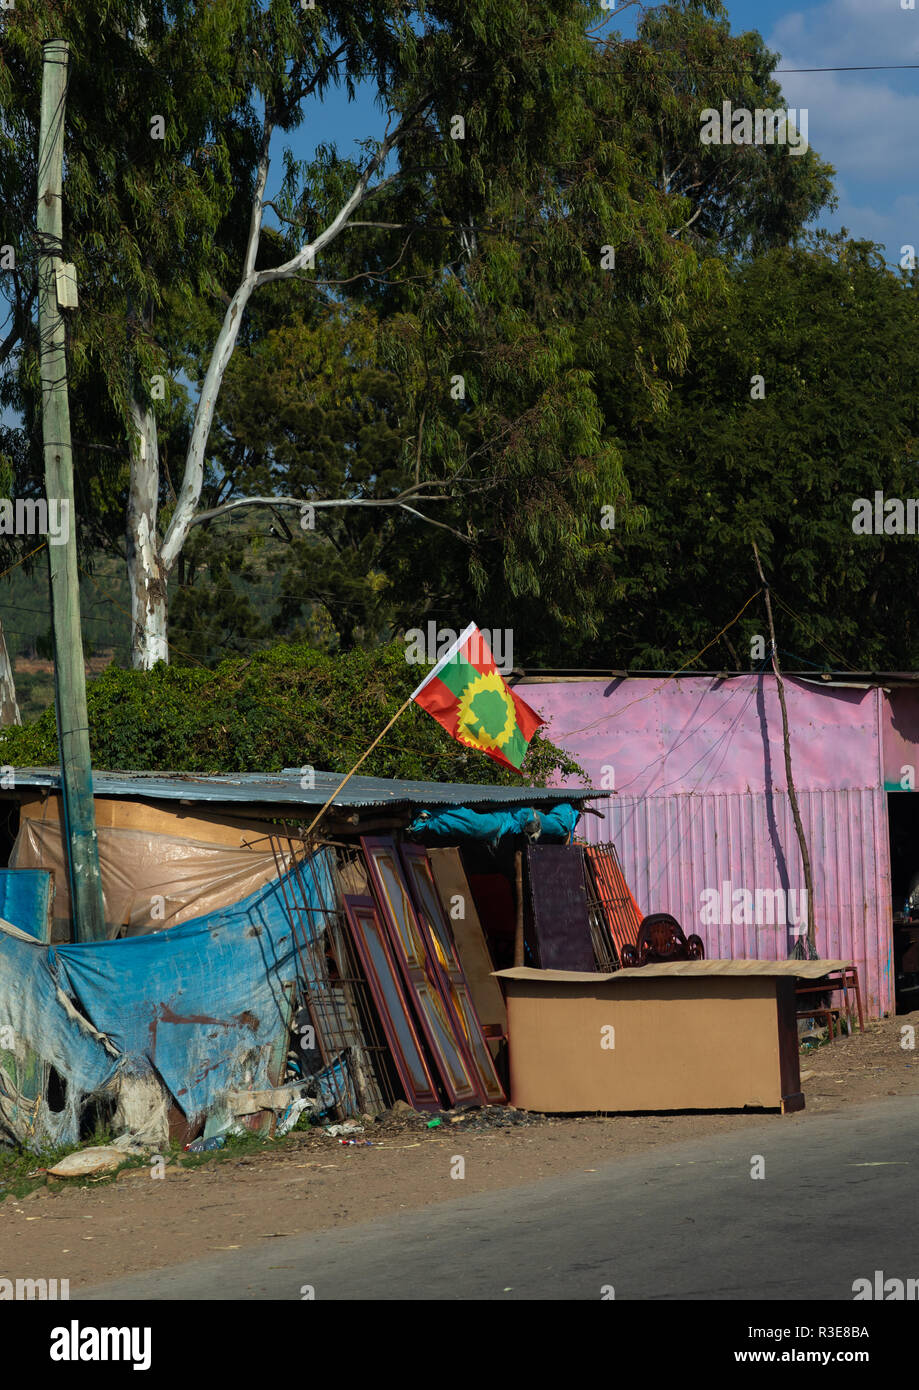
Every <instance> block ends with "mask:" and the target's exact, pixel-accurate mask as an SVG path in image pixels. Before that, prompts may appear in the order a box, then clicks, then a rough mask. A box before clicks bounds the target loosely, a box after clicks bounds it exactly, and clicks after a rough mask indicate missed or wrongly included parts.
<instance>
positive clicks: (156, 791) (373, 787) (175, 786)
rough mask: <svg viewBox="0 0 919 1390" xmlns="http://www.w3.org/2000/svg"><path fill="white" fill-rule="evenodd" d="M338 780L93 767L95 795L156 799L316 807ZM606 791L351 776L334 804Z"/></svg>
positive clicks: (25, 774)
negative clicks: (305, 782) (303, 780)
mask: <svg viewBox="0 0 919 1390" xmlns="http://www.w3.org/2000/svg"><path fill="white" fill-rule="evenodd" d="M341 780H342V775H341V773H338V772H318V771H317V772H314V774H313V786H312V787H304V786H301V769H300V768H285V770H284V771H283V772H238V773H233V774H231V775H223V776H219V777H206V776H204V775H203V774H202V775H199V774H197V773H194V772H97V771H95V770H94V771H93V791H94V793H95V795H96V796H117V797H130V796H142V797H147V798H150V799H152V800H156V801H223V802H231V801H232V802H240V803H244V804H250V805H251V804H253V803H255V802H258V803H260V804H262V805H277V806H316V807H319V806H322V805H323V804H324V802H326V801H327V800H328V799H329V797H330V796H331V795H332V793H333V792H334V791H335V789H336V787H337V786H338V785H339V783H340V782H341ZM60 784H61V779H60V771H59V769H58V768H53V767H48V768H42V767H31V768H16V769H15V786H16V787H17V788H21V787H34V788H41V787H47V788H48V789H49V790H52V791H57V790H58V789H59V788H60ZM607 795H608V793H607V792H598V791H592V790H590V789H583V790H576V789H574V788H572V787H494V786H488V785H487V784H478V783H468V784H467V783H462V782H410V781H394V780H392V779H390V778H385V777H352V778H351V780H350V781H349V782H348V783H347V785H346V786H345V787H344V788H343V789H342V791H341V793H340V794H339V795H338V796H336V797H335V800H334V802H333V803H332V804H333V805H334V806H348V807H357V806H435V805H436V806H481V807H486V806H505V807H506V806H532V805H540V806H541V805H557V804H558V803H559V802H566V801H567V802H575V803H580V802H582V801H590V800H593V799H595V798H596V797H600V796H607Z"/></svg>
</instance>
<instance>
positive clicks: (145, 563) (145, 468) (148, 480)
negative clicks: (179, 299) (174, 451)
mask: <svg viewBox="0 0 919 1390" xmlns="http://www.w3.org/2000/svg"><path fill="white" fill-rule="evenodd" d="M131 419H132V422H133V425H134V431H135V434H134V438H133V439H132V448H131V479H130V485H129V491H128V514H127V556H128V585H129V587H130V591H131V663H132V665H133V667H134V669H135V670H139V671H149V670H150V669H151V667H153V666H155V665H156V663H157V662H158V661H168V660H169V641H168V637H167V627H166V618H167V609H166V579H167V577H168V576H167V572H166V570H165V569H164V567H163V564H162V560H161V557H160V553H159V551H160V547H159V538H158V536H157V532H156V519H157V508H158V505H159V486H160V461H159V446H158V442H157V437H156V419H155V417H154V414H153V411H152V410H151V409H150V408H149V407H148V406H142V405H141V404H140V403H139V402H138V401H137V400H133V401H132V402H131Z"/></svg>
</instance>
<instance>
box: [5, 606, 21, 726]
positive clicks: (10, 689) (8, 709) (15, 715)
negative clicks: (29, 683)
mask: <svg viewBox="0 0 919 1390" xmlns="http://www.w3.org/2000/svg"><path fill="white" fill-rule="evenodd" d="M21 723H22V719H21V717H20V714H19V705H18V704H17V702H16V683H15V681H14V680H13V667H12V664H11V662H10V654H9V652H8V651H7V649H6V638H5V637H4V635H3V626H2V624H0V726H2V727H6V726H7V725H9V724H21Z"/></svg>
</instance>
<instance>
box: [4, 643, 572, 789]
mask: <svg viewBox="0 0 919 1390" xmlns="http://www.w3.org/2000/svg"><path fill="white" fill-rule="evenodd" d="M418 680H419V669H418V667H417V666H413V665H410V664H409V663H407V662H406V660H405V646H404V644H403V643H401V642H396V643H392V644H391V645H390V646H388V647H385V648H381V649H378V650H377V651H376V652H374V653H372V654H371V653H366V652H360V651H354V652H351V653H349V654H348V655H347V656H338V657H331V656H328V655H327V654H325V653H323V652H319V651H316V650H315V649H313V648H309V647H302V646H301V647H297V646H289V645H281V646H276V647H272V648H270V649H269V650H267V651H263V652H260V653H259V654H258V655H257V656H255V657H253V658H251V659H249V660H245V659H242V658H239V657H234V658H230V659H228V660H226V661H223V662H221V663H220V665H219V666H218V667H217V668H216V669H215V670H213V671H207V670H203V669H200V668H193V667H187V666H185V667H180V666H166V665H164V664H163V663H160V664H159V665H158V666H156V667H155V668H154V670H152V671H148V672H141V671H121V670H116V669H114V668H111V669H109V670H108V671H106V672H105V673H104V674H103V675H102V676H100V677H99V679H98V680H95V681H93V682H92V683H91V684H90V685H89V687H88V689H87V704H88V709H89V732H90V748H91V751H92V758H93V764H94V765H95V766H96V767H98V768H103V769H105V770H107V771H118V770H126V771H138V772H141V771H156V770H159V769H173V770H177V771H183V772H201V773H219V772H252V771H260V772H277V771H280V769H281V768H284V767H304V766H312V767H314V768H316V769H317V770H320V771H331V772H340V773H342V775H344V773H346V772H348V771H349V770H350V769H351V767H353V765H354V764H355V763H356V762H357V760H358V758H359V757H360V756H361V754H362V753H363V752H364V750H365V749H366V748H367V746H368V745H369V744H370V743H372V742H373V740H374V738H375V737H376V736H377V734H378V733H379V732H380V730H381V729H382V728H383V727H384V726H385V725H386V724H387V723H388V721H389V720H390V719H391V718H392V716H393V715H394V714H395V713H396V711H397V710H398V708H399V706H400V705H401V704H402V703H403V701H404V700H405V699H406V697H407V696H408V695H409V694H410V693H411V691H412V690H413V689H414V688H415V686H416V685H417V684H418ZM537 704H538V701H537ZM0 761H2V762H4V763H7V764H10V765H12V766H14V767H35V766H47V765H49V764H54V763H56V761H57V738H56V734H55V726H54V711H53V709H49V710H46V711H45V713H44V714H42V715H41V716H40V717H39V718H38V719H37V720H35V721H33V722H32V723H30V724H27V725H23V726H22V727H21V728H17V729H11V730H3V731H0ZM361 772H362V773H364V774H366V775H367V776H376V777H406V778H417V779H422V780H425V781H432V782H485V783H495V784H498V785H508V786H510V785H515V786H516V785H521V781H522V783H523V784H526V785H531V786H543V785H545V784H546V783H547V781H549V780H550V779H551V780H552V781H554V780H555V778H556V776H565V775H571V776H580V777H581V778H582V780H585V779H584V775H583V772H582V769H581V768H580V767H578V765H577V764H576V763H575V762H574V761H573V760H572V759H571V758H570V757H569V756H568V754H566V753H565V752H564V751H563V750H561V749H559V748H556V747H555V746H554V745H553V744H551V743H550V742H549V741H548V739H545V738H542V737H541V736H540V735H539V734H537V735H536V737H535V738H534V740H533V742H532V744H531V745H530V750H529V753H528V754H527V759H526V761H525V763H524V766H523V772H522V777H518V776H517V775H515V774H514V773H511V772H509V771H507V770H505V769H504V768H501V767H499V766H498V764H496V763H494V762H492V761H491V759H489V758H487V757H485V755H484V754H481V753H477V752H476V751H474V750H470V749H465V748H463V747H462V745H460V744H458V743H456V742H455V741H454V740H452V739H451V738H450V737H449V736H448V735H447V734H446V733H445V732H444V730H443V729H442V728H441V727H440V725H439V724H437V722H436V721H435V720H433V719H432V718H431V716H430V715H428V714H426V713H425V712H424V711H423V710H421V709H419V708H418V707H417V706H416V705H410V706H409V708H408V709H407V710H406V711H405V712H404V714H402V715H401V716H400V718H399V720H398V722H397V723H396V724H395V725H394V726H393V728H392V730H391V731H390V733H388V734H387V735H386V736H385V738H383V739H382V740H381V742H380V743H379V745H378V746H377V747H376V748H375V749H374V751H373V752H372V753H371V755H370V757H369V758H368V759H367V761H366V762H365V763H364V764H363V765H362V767H361Z"/></svg>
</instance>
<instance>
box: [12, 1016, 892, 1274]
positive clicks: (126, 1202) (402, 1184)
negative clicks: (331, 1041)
mask: <svg viewBox="0 0 919 1390" xmlns="http://www.w3.org/2000/svg"><path fill="white" fill-rule="evenodd" d="M904 1027H907V1028H912V1029H913V1030H914V1035H913V1040H914V1041H915V1043H916V1046H915V1047H914V1048H912V1049H910V1048H905V1047H903V1046H902V1045H901V1040H902V1039H903V1038H904V1036H905V1038H906V1041H909V1034H908V1033H907V1034H906V1035H904V1033H903V1029H904ZM801 1076H802V1089H803V1091H804V1093H805V1096H806V1100H807V1108H806V1109H805V1110H804V1111H803V1112H801V1113H799V1114H797V1115H789V1116H778V1115H774V1114H772V1113H769V1114H764V1113H763V1112H762V1111H751V1112H746V1111H745V1112H736V1111H735V1112H729V1113H718V1114H713V1113H703V1114H699V1113H695V1114H677V1115H615V1116H597V1115H591V1116H579V1117H570V1118H568V1117H551V1116H531V1115H526V1114H524V1113H523V1112H520V1111H513V1110H507V1111H499V1110H497V1109H495V1108H490V1109H489V1110H488V1111H485V1112H481V1111H473V1112H466V1117H465V1118H462V1117H459V1116H450V1115H446V1116H444V1117H443V1118H442V1121H441V1124H440V1125H438V1126H436V1127H434V1128H429V1127H428V1119H429V1118H430V1117H429V1116H419V1115H416V1114H415V1113H414V1112H412V1111H408V1110H407V1108H406V1109H404V1110H403V1109H401V1108H400V1109H399V1111H398V1113H392V1112H390V1113H389V1114H388V1116H387V1117H385V1118H384V1119H383V1120H382V1121H379V1122H377V1121H370V1122H368V1123H366V1124H365V1128H364V1132H363V1134H359V1135H357V1136H356V1138H357V1139H358V1140H360V1141H361V1143H360V1145H359V1146H358V1145H354V1146H347V1147H345V1146H343V1145H342V1144H341V1143H340V1141H339V1140H338V1139H337V1138H331V1137H329V1136H328V1135H326V1134H324V1133H322V1132H316V1131H313V1132H303V1133H294V1134H291V1135H289V1136H287V1137H286V1138H285V1139H282V1140H278V1141H277V1142H276V1143H274V1144H272V1145H269V1146H268V1147H267V1150H262V1151H260V1152H258V1153H254V1154H234V1153H233V1152H232V1151H226V1152H221V1153H219V1154H216V1155H215V1156H214V1157H207V1156H203V1161H202V1160H201V1159H199V1160H198V1161H197V1162H198V1166H196V1167H184V1166H183V1164H182V1161H181V1160H180V1161H173V1162H172V1163H170V1164H169V1166H167V1168H166V1170H165V1176H164V1178H162V1179H161V1180H151V1174H150V1169H149V1167H146V1166H145V1167H140V1168H128V1169H124V1170H122V1171H121V1172H120V1173H119V1174H118V1176H117V1178H116V1179H101V1180H99V1179H97V1180H95V1181H86V1180H85V1179H84V1180H79V1181H78V1182H74V1183H72V1184H69V1185H68V1184H66V1183H61V1182H52V1183H50V1184H49V1183H48V1182H47V1181H44V1182H43V1183H42V1184H41V1185H40V1186H38V1187H37V1188H36V1189H35V1190H34V1191H33V1192H31V1193H30V1194H29V1195H28V1196H27V1197H24V1198H20V1199H16V1198H13V1197H8V1198H7V1200H5V1201H3V1202H0V1276H2V1277H6V1278H40V1277H45V1278H59V1279H60V1278H68V1279H69V1280H70V1293H71V1297H79V1293H80V1288H81V1287H88V1286H89V1285H91V1284H96V1283H101V1282H103V1281H105V1280H107V1279H113V1278H116V1277H118V1276H120V1275H124V1274H131V1273H135V1272H138V1271H140V1270H145V1269H154V1268H162V1267H168V1266H170V1265H173V1264H178V1263H181V1262H183V1261H185V1260H191V1259H195V1258H197V1257H200V1256H203V1255H206V1254H210V1253H213V1252H215V1251H219V1250H235V1249H239V1248H241V1247H244V1246H246V1245H249V1244H252V1243H256V1242H260V1241H263V1240H265V1239H267V1238H270V1237H272V1236H280V1235H297V1234H300V1233H304V1232H307V1231H311V1230H316V1229H319V1228H321V1227H335V1226H345V1225H351V1224H353V1223H356V1222H362V1221H368V1220H371V1219H373V1218H374V1217H378V1216H384V1215H388V1214H391V1213H393V1212H394V1211H398V1210H399V1209H401V1208H417V1207H424V1206H428V1205H430V1204H432V1203H435V1202H448V1201H450V1200H451V1199H454V1198H456V1197H457V1196H458V1195H459V1191H458V1186H459V1185H458V1183H457V1181H455V1180H454V1179H453V1178H452V1177H451V1169H452V1168H453V1167H454V1159H455V1157H456V1156H460V1157H462V1158H463V1159H464V1161H465V1178H464V1181H463V1182H462V1185H461V1187H462V1195H463V1196H469V1195H471V1194H475V1193H479V1192H487V1191H493V1190H496V1189H501V1188H505V1187H513V1186H516V1185H518V1184H521V1183H527V1182H532V1181H536V1180H538V1179H539V1178H546V1177H552V1176H558V1175H560V1174H563V1173H565V1172H569V1171H577V1170H579V1169H580V1170H588V1171H589V1170H590V1169H591V1168H593V1167H595V1166H596V1165H597V1164H598V1163H601V1162H604V1161H607V1160H609V1159H610V1158H616V1157H625V1156H627V1155H630V1154H634V1153H638V1152H641V1151H644V1150H647V1149H649V1148H657V1147H659V1146H661V1145H666V1144H671V1143H676V1142H678V1141H680V1140H684V1139H693V1138H701V1137H703V1136H706V1135H709V1134H719V1133H726V1132H732V1131H736V1130H738V1129H742V1128H744V1127H751V1126H757V1125H760V1126H761V1125H763V1124H764V1123H775V1124H782V1125H788V1124H795V1125H801V1124H803V1125H806V1124H807V1122H808V1116H809V1115H813V1114H827V1113H830V1112H832V1111H837V1110H840V1109H842V1108H844V1107H846V1106H849V1105H853V1104H855V1103H857V1102H860V1101H866V1100H873V1099H877V1098H880V1097H885V1096H898V1095H916V1094H919V1011H917V1012H916V1013H913V1014H909V1015H901V1016H900V1017H898V1018H890V1019H885V1020H884V1021H882V1022H881V1023H869V1024H868V1025H867V1031H866V1033H865V1034H860V1033H857V1032H856V1033H854V1034H852V1035H851V1036H843V1037H842V1038H839V1039H837V1040H836V1041H835V1042H834V1043H832V1044H830V1045H828V1046H822V1047H817V1048H815V1049H813V1050H812V1051H809V1050H807V1049H806V1048H805V1049H804V1050H803V1051H802V1055H801ZM368 1140H369V1141H370V1143H369V1145H368V1144H367V1143H366V1141H368Z"/></svg>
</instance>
